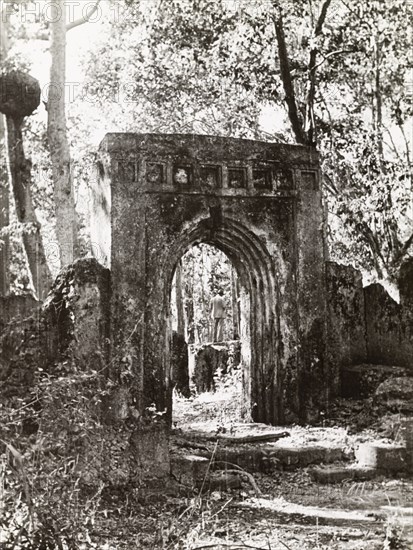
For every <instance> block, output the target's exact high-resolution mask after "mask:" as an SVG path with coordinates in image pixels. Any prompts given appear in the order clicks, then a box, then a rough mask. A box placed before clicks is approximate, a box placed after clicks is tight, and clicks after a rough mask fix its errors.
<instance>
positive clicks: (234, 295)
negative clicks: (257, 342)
mask: <svg viewBox="0 0 413 550" xmlns="http://www.w3.org/2000/svg"><path fill="white" fill-rule="evenodd" d="M231 301H232V330H233V334H232V337H233V339H234V340H238V338H239V315H238V285H237V274H236V272H235V269H234V268H233V267H232V266H231Z"/></svg>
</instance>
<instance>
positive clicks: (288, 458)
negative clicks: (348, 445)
mask: <svg viewBox="0 0 413 550" xmlns="http://www.w3.org/2000/svg"><path fill="white" fill-rule="evenodd" d="M275 445H277V444H273V445H271V444H266V445H257V446H252V445H242V446H239V447H238V448H236V449H234V448H232V447H226V448H222V447H221V448H218V450H217V451H216V454H215V460H216V461H219V462H227V463H231V464H236V465H238V466H240V467H241V468H243V469H244V470H247V471H251V472H266V473H269V472H272V471H275V470H279V469H282V470H284V469H285V470H293V469H295V468H302V467H305V466H309V465H310V464H321V463H331V462H338V461H340V460H344V459H345V454H344V450H343V449H342V448H341V447H322V446H308V447H279V446H275Z"/></svg>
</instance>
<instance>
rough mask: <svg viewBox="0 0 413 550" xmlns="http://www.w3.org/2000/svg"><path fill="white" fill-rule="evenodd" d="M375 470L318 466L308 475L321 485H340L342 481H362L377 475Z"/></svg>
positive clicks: (359, 467) (355, 467) (361, 467)
mask: <svg viewBox="0 0 413 550" xmlns="http://www.w3.org/2000/svg"><path fill="white" fill-rule="evenodd" d="M377 473H378V472H377V470H376V469H375V468H369V467H366V466H364V467H363V466H353V465H351V466H320V467H313V468H311V469H310V470H309V474H310V476H311V478H312V479H313V480H314V481H317V482H318V483H323V484H334V483H342V482H343V481H363V480H367V479H372V478H373V477H375V476H376V475H377Z"/></svg>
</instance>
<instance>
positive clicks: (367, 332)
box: [326, 260, 413, 393]
mask: <svg viewBox="0 0 413 550" xmlns="http://www.w3.org/2000/svg"><path fill="white" fill-rule="evenodd" d="M326 273H327V303H328V350H329V360H330V362H331V365H332V369H331V371H330V372H332V373H333V374H332V375H333V376H334V384H333V387H335V388H336V393H337V392H338V391H339V374H340V369H341V368H342V367H347V366H350V365H357V364H362V363H372V364H381V365H389V366H399V367H407V368H410V369H413V299H412V296H413V290H412V289H413V269H412V261H411V260H409V261H408V262H406V263H405V264H403V265H402V267H401V269H400V277H399V288H400V304H398V303H397V302H396V301H394V300H393V299H392V298H391V297H390V296H389V294H388V293H387V291H386V290H385V289H384V288H383V287H382V286H381V285H380V284H378V283H376V284H372V285H369V286H367V287H365V288H363V286H362V278H361V273H360V272H358V271H357V270H355V269H353V268H352V267H349V266H343V265H339V264H336V263H334V262H327V264H326Z"/></svg>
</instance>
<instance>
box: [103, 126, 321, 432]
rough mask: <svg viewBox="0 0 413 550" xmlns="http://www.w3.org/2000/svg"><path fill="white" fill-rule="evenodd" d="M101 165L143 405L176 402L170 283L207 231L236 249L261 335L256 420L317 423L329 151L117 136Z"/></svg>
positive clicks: (119, 339) (254, 380)
mask: <svg viewBox="0 0 413 550" xmlns="http://www.w3.org/2000/svg"><path fill="white" fill-rule="evenodd" d="M99 176H100V177H99V181H98V182H97V185H96V188H95V193H94V208H93V211H94V213H95V218H94V223H93V224H92V240H93V242H94V244H95V249H96V250H97V251H98V252H99V253H100V255H101V258H100V259H102V257H103V258H104V259H105V263H106V265H108V266H110V268H111V272H112V290H113V294H112V333H111V334H112V338H111V340H112V354H113V355H112V357H113V360H112V364H113V365H118V366H117V367H116V368H118V369H119V370H120V371H122V369H123V370H125V369H126V371H127V372H129V373H130V376H131V378H133V401H134V404H135V407H136V408H137V409H138V411H140V412H141V413H143V411H144V410H145V409H146V408H147V407H150V406H151V405H152V404H153V405H155V407H156V409H157V410H159V411H161V410H164V409H169V410H170V401H171V392H170V388H169V386H168V370H169V349H168V345H169V343H168V342H169V340H168V338H167V326H168V311H169V294H170V286H171V281H172V277H173V273H174V269H175V266H176V263H177V262H178V260H179V258H180V257H181V256H182V255H183V254H184V253H185V252H186V251H187V250H188V249H189V248H190V247H191V246H193V245H194V244H197V243H201V242H205V243H207V244H211V245H213V246H216V247H218V248H220V249H221V250H222V251H223V252H224V253H225V254H227V256H228V257H229V259H230V260H231V262H232V263H233V264H234V266H235V268H236V269H237V271H238V274H239V278H240V280H241V286H242V289H243V293H242V294H243V297H244V298H243V299H244V302H245V305H246V306H247V307H249V309H248V311H249V319H248V320H247V322H245V323H244V337H246V338H247V339H248V340H249V341H250V342H251V345H250V346H249V347H247V348H246V349H245V350H244V353H245V354H246V355H247V356H248V357H246V359H248V362H249V364H250V369H249V372H248V373H247V372H246V373H245V374H246V381H247V382H246V384H245V401H246V404H247V407H248V408H250V409H251V413H252V416H253V418H254V420H256V421H261V422H267V423H271V424H277V423H281V422H284V421H285V420H286V419H287V420H292V419H301V420H306V419H308V418H309V417H310V415H312V414H313V413H314V412H316V411H317V410H319V409H320V407H322V404H323V400H324V397H325V395H326V392H327V390H328V388H327V387H326V383H327V382H326V381H327V380H328V377H327V376H326V365H325V363H324V319H325V316H324V311H325V304H324V300H325V293H324V289H325V280H324V257H323V232H322V224H323V216H322V205H321V192H320V188H319V167H318V156H317V153H316V152H315V151H314V150H313V149H311V148H307V147H303V146H287V145H281V144H269V143H263V142H257V141H250V140H237V139H229V138H218V137H208V136H192V135H189V136H187V135H153V134H144V135H140V134H109V135H108V136H106V138H105V140H104V141H103V142H102V144H101V148H100V161H99ZM93 227H94V230H93ZM122 361H123V366H122ZM246 363H247V361H246ZM125 365H127V366H126V367H125ZM114 368H115V367H114Z"/></svg>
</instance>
